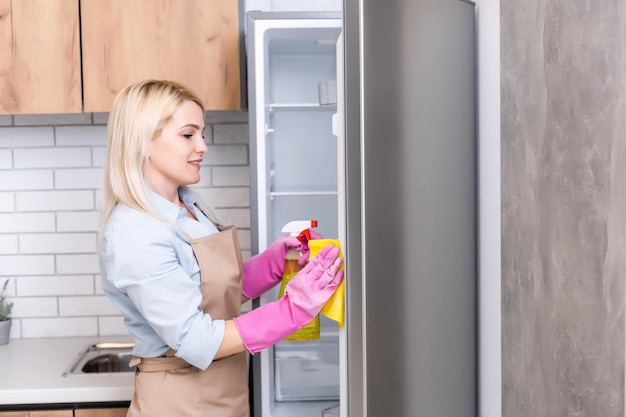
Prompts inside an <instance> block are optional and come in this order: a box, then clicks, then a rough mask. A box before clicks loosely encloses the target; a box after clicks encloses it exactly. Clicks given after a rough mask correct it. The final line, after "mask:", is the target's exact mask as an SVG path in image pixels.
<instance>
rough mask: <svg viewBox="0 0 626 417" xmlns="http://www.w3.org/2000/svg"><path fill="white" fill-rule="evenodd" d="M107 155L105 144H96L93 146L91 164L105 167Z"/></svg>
mask: <svg viewBox="0 0 626 417" xmlns="http://www.w3.org/2000/svg"><path fill="white" fill-rule="evenodd" d="M106 157H107V148H106V147H105V146H94V147H93V148H91V164H92V166H94V167H103V166H104V163H105V161H106Z"/></svg>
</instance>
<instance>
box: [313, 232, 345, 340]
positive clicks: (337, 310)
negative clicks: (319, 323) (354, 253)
mask: <svg viewBox="0 0 626 417" xmlns="http://www.w3.org/2000/svg"><path fill="white" fill-rule="evenodd" d="M328 244H332V245H334V246H336V247H338V248H339V256H340V257H342V258H343V251H342V250H341V244H340V243H339V239H311V240H309V250H310V252H311V254H310V255H309V259H311V258H314V257H315V255H317V254H318V253H319V251H320V250H322V249H323V248H324V247H326V245H328ZM341 269H342V270H343V269H344V265H341ZM345 282H346V281H345V279H344V280H343V281H341V284H339V287H337V290H336V291H335V293H334V294H333V295H332V296H331V297H330V299H329V300H328V301H327V302H326V304H324V307H322V311H321V313H322V314H324V315H325V316H326V317H328V318H329V319H331V320H335V321H336V322H337V323H338V324H339V328H340V329H341V328H343V325H344V316H345V310H344V304H345V298H344V297H345V295H344V294H345V289H344V284H345Z"/></svg>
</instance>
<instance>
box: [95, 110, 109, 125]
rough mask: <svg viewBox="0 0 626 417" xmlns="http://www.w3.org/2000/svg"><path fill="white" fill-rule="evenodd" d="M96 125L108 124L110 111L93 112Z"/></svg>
mask: <svg viewBox="0 0 626 417" xmlns="http://www.w3.org/2000/svg"><path fill="white" fill-rule="evenodd" d="M91 115H92V116H93V124H94V125H106V124H107V122H108V121H109V113H92V114H91Z"/></svg>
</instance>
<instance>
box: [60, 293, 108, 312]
mask: <svg viewBox="0 0 626 417" xmlns="http://www.w3.org/2000/svg"><path fill="white" fill-rule="evenodd" d="M59 313H60V315H61V316H111V315H115V314H120V310H119V309H118V308H117V307H115V305H114V304H113V303H112V302H111V301H109V299H108V298H107V297H106V296H104V295H101V296H97V295H94V296H91V297H59Z"/></svg>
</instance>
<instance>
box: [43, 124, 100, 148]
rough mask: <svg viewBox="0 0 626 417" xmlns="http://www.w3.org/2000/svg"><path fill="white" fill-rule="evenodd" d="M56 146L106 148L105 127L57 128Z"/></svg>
mask: <svg viewBox="0 0 626 417" xmlns="http://www.w3.org/2000/svg"><path fill="white" fill-rule="evenodd" d="M55 132H56V145H57V146H106V143H107V127H106V126H57V127H56V128H55Z"/></svg>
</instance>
